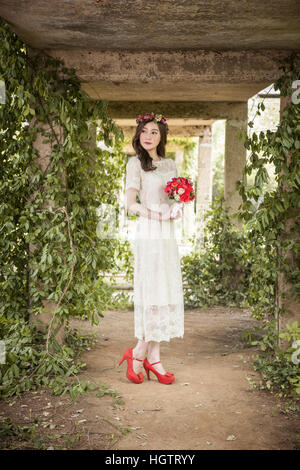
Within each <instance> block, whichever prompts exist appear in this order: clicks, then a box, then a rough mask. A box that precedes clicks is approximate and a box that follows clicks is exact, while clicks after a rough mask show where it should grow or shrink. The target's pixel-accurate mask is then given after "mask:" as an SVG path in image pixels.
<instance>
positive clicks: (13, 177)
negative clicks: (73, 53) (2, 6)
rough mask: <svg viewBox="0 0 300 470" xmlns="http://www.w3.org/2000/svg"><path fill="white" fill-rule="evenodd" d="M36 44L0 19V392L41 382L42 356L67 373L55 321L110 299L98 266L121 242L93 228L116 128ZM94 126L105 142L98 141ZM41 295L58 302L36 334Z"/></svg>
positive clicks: (94, 314) (108, 185)
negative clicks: (0, 348)
mask: <svg viewBox="0 0 300 470" xmlns="http://www.w3.org/2000/svg"><path fill="white" fill-rule="evenodd" d="M36 52H37V51H31V50H30V49H28V48H27V47H26V45H25V44H24V43H23V42H22V41H21V40H20V39H19V38H18V37H17V36H16V34H14V33H13V32H12V31H11V30H10V28H9V27H8V25H7V24H6V23H5V22H4V21H3V20H0V83H1V84H2V91H3V85H5V94H4V93H2V95H1V97H2V99H1V101H2V102H1V104H0V160H1V165H0V231H1V237H0V259H1V269H0V296H1V297H0V315H1V317H0V338H1V339H2V340H3V339H4V340H5V342H6V350H7V351H6V352H7V354H6V362H5V364H1V365H0V383H1V386H0V395H1V392H2V393H3V394H11V393H15V392H17V391H21V390H25V389H28V388H30V387H33V386H35V385H37V384H41V383H44V382H43V381H42V382H41V380H42V378H43V374H44V373H45V370H46V369H47V367H46V369H45V368H44V369H45V370H42V369H41V368H40V366H41V363H42V362H43V361H44V364H45V361H46V360H47V361H51V360H53V361H54V362H53V363H52V366H51V364H50V365H49V364H48V366H49V367H48V371H52V372H51V373H54V375H55V374H58V375H59V374H62V373H66V374H69V372H70V370H71V369H72V368H71V369H70V364H69V362H70V361H71V362H72V361H73V355H74V351H72V349H70V348H68V347H67V346H64V347H63V348H62V349H61V350H59V349H57V346H58V345H57V344H56V345H55V338H54V334H53V337H52V332H53V333H54V325H60V324H62V323H64V324H65V325H66V326H68V319H69V318H70V317H78V318H81V319H89V320H91V321H92V323H93V324H97V323H98V322H99V319H100V317H102V316H103V313H102V312H103V310H104V309H105V308H106V305H107V302H108V301H109V300H110V290H108V289H107V287H106V285H105V283H104V282H103V281H102V280H101V278H99V272H105V271H110V270H111V269H113V264H114V251H115V250H116V249H119V248H120V247H119V242H118V240H117V239H113V238H101V237H99V236H98V235H99V234H98V233H97V224H98V222H99V217H98V212H97V211H98V208H99V207H100V205H101V204H102V203H109V204H110V205H112V206H113V207H116V208H117V207H118V197H117V195H118V190H119V189H120V188H121V187H122V178H123V176H122V175H123V172H124V158H123V156H124V154H123V152H122V151H121V148H122V140H123V137H124V136H123V132H122V130H121V129H120V128H118V127H117V126H116V125H115V123H114V122H113V121H112V120H111V119H110V118H109V116H108V112H107V104H108V103H107V102H106V101H104V100H91V99H90V98H89V97H88V96H87V95H85V93H84V92H83V91H82V89H81V86H80V81H79V79H78V78H77V76H76V74H75V72H74V70H69V69H67V68H66V67H64V64H63V63H62V62H61V61H59V60H54V59H52V58H50V57H47V56H45V55H43V54H41V53H36ZM96 131H98V132H97V139H98V140H99V141H100V140H101V141H104V143H105V144H106V147H107V150H101V149H100V148H99V147H98V146H96ZM107 175H109V178H107ZM45 301H47V302H53V305H55V306H56V308H55V310H54V312H53V317H52V318H51V321H50V323H49V325H48V329H47V331H46V332H45V336H42V337H41V336H40V334H39V333H38V332H37V330H36V328H35V326H34V325H33V324H32V322H30V319H32V318H36V319H38V318H39V316H40V314H41V313H42V312H43V311H44V302H45ZM54 320H55V321H54ZM13 339H14V340H13ZM66 339H67V338H66ZM52 340H53V344H52V347H53V348H54V349H55V348H56V352H57V354H58V355H57V356H56V359H55V360H54V359H53V357H52V356H51V355H50V353H49V350H50V344H51V341H52ZM45 344H46V353H47V354H48V355H47V354H46V356H45V355H44V353H45ZM25 346H26V347H25ZM24 348H25V349H24ZM26 348H27V349H26ZM51 357H52V359H51ZM59 362H60V363H61V364H62V368H61V367H60V368H59V367H58V363H59ZM56 366H57V369H55V367H56ZM74 368H75V366H74ZM75 369H76V368H75ZM33 371H35V372H33ZM76 371H77V372H78V368H77V369H76ZM49 373H50V372H49ZM20 376H24V377H23V379H24V380H19V378H20ZM27 376H28V380H27V379H26V377H27ZM29 377H30V380H29ZM45 380H46V379H45Z"/></svg>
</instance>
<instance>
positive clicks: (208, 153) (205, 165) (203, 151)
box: [196, 126, 212, 212]
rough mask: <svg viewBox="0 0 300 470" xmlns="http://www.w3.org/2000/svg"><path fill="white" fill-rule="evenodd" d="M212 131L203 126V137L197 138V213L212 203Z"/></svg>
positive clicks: (209, 127) (208, 127)
mask: <svg viewBox="0 0 300 470" xmlns="http://www.w3.org/2000/svg"><path fill="white" fill-rule="evenodd" d="M211 157H212V129H211V126H203V135H202V137H199V146H198V175H197V195H196V198H197V199H196V200H197V212H198V210H200V211H202V210H205V209H207V208H208V206H209V204H210V203H211V201H212V168H211V167H212V164H211Z"/></svg>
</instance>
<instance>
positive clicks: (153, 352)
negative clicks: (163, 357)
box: [147, 341, 166, 375]
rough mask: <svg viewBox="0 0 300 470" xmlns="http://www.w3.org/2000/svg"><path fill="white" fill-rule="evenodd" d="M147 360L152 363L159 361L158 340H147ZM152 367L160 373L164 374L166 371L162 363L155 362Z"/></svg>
mask: <svg viewBox="0 0 300 470" xmlns="http://www.w3.org/2000/svg"><path fill="white" fill-rule="evenodd" d="M147 359H148V361H149V362H150V363H151V364H152V363H153V362H157V361H160V343H159V342H158V341H149V342H148V354H147ZM153 367H154V369H155V370H157V372H159V373H160V374H163V375H165V373H166V371H165V369H164V368H163V366H162V364H161V363H159V364H155V365H154V366H153Z"/></svg>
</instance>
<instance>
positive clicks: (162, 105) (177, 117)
mask: <svg viewBox="0 0 300 470" xmlns="http://www.w3.org/2000/svg"><path fill="white" fill-rule="evenodd" d="M241 109H242V108H241V105H240V103H239V102H230V101H218V102H207V101H204V102H201V101H196V102H193V101H190V102H185V101H178V102H172V101H168V102H164V101H122V102H116V101H110V102H109V103H108V107H107V110H108V113H109V115H110V117H111V118H112V119H114V120H116V122H120V123H121V120H126V121H123V124H124V125H129V126H135V125H136V121H135V119H136V116H137V115H138V114H143V113H146V112H156V113H161V114H163V115H164V116H166V118H167V122H168V125H169V126H173V125H177V126H178V125H179V126H183V125H186V126H194V125H196V126H198V125H209V124H211V123H212V122H213V121H216V120H218V119H237V120H240V119H244V113H242V112H241Z"/></svg>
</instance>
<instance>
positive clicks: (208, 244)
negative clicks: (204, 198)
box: [182, 190, 249, 307]
mask: <svg viewBox="0 0 300 470" xmlns="http://www.w3.org/2000/svg"><path fill="white" fill-rule="evenodd" d="M203 219H204V222H205V227H204V237H203V243H201V244H200V243H199V242H198V241H197V239H196V240H193V242H194V247H195V248H194V250H193V251H192V252H191V253H190V254H189V255H187V256H183V257H182V276H183V281H184V283H185V284H186V285H188V289H186V291H185V304H186V305H187V306H190V307H199V306H212V305H232V306H242V305H245V302H246V298H247V287H248V281H247V279H248V276H249V268H248V266H246V267H244V265H243V262H244V252H243V243H244V240H245V238H246V236H245V234H244V233H243V232H242V231H240V230H238V229H237V228H236V226H235V225H234V224H233V223H232V222H231V219H230V216H229V214H228V209H227V207H226V205H225V200H224V194H223V191H222V190H221V192H220V194H219V196H217V197H216V198H215V199H214V201H213V202H212V203H211V204H210V206H209V208H208V210H207V211H206V212H205V213H204V215H203ZM246 304H247V302H246Z"/></svg>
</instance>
